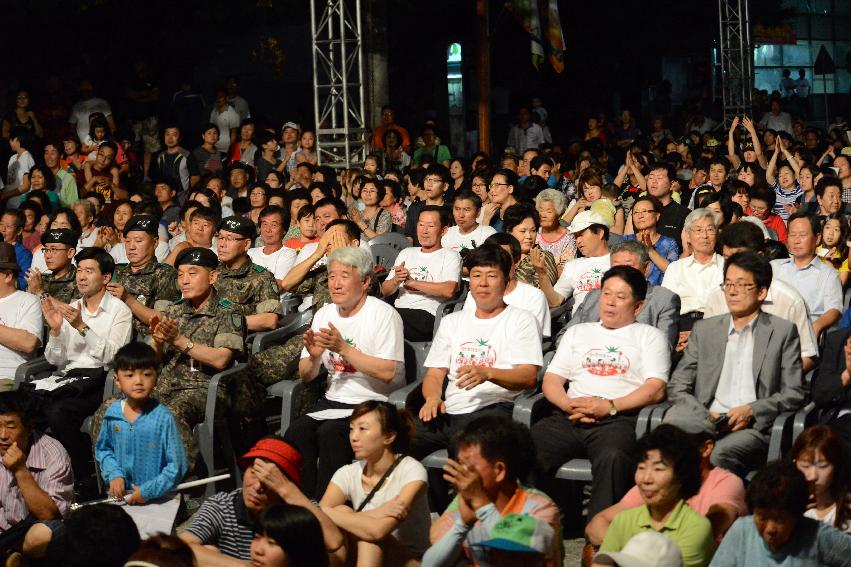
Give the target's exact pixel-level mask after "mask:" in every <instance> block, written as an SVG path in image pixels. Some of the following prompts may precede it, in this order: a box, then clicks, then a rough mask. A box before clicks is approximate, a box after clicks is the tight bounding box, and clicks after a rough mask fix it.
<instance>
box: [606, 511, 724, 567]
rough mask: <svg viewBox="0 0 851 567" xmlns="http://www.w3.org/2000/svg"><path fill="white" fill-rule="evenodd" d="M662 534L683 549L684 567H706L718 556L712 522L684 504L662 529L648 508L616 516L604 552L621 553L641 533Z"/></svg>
mask: <svg viewBox="0 0 851 567" xmlns="http://www.w3.org/2000/svg"><path fill="white" fill-rule="evenodd" d="M650 530H654V531H658V532H659V533H661V534H664V535H666V536H668V537H669V538H671V540H672V541H673V542H674V543H676V544H677V546H678V547H679V548H680V553H682V556H683V567H705V566H706V565H708V564H709V562H710V561H711V560H712V555H713V553H715V541H714V539H713V536H712V525H711V524H710V523H709V520H707V519H706V518H704V517H703V516H701V515H700V514H698V513H697V512H695V511H694V510H692V509H691V508H690V507H689V506H688V505H687V504H686V503H685V502H684V501H683V500H680V501H679V502H678V503H677V505H676V507H675V508H674V510H673V511H672V512H671V515H670V516H668V520H667V521H666V522H665V525H664V526H662V528H661V529H658V530H657V529H656V528H654V527H653V521H652V519H651V518H650V509H649V508H648V507H647V505H646V504H645V505H642V506H639V507H638V508H632V509H631V510H625V511H623V512H621V513H620V514H618V515H617V516H615V519H614V521H612V525H610V526H609V530H608V531H607V532H606V537H605V539H604V540H603V545H601V546H600V551H601V552H603V551H620V550H621V549H623V546H624V545H626V542H628V541H629V540H630V538H632V536H634V535H635V534H637V533H641V532H648V531H650Z"/></svg>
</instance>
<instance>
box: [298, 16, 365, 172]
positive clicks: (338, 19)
mask: <svg viewBox="0 0 851 567" xmlns="http://www.w3.org/2000/svg"><path fill="white" fill-rule="evenodd" d="M310 29H311V34H312V44H313V111H314V118H315V120H316V154H317V157H318V159H319V163H320V164H324V165H330V166H332V167H350V166H351V165H360V164H362V163H363V162H364V159H365V158H366V152H367V136H368V132H369V129H368V125H367V123H366V118H367V116H366V111H365V107H366V101H365V100H364V81H363V74H364V66H363V34H362V32H361V30H362V28H361V0H311V2H310Z"/></svg>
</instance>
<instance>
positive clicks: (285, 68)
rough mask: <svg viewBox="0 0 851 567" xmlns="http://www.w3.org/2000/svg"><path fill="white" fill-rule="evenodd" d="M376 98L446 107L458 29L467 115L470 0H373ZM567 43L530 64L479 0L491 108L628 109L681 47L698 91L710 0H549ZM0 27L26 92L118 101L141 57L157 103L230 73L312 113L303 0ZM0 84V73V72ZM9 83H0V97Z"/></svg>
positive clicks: (111, 10)
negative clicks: (90, 86)
mask: <svg viewBox="0 0 851 567" xmlns="http://www.w3.org/2000/svg"><path fill="white" fill-rule="evenodd" d="M776 4H778V3H777V2H773V1H768V0H752V2H751V6H752V8H751V13H752V18H753V19H755V20H759V21H761V22H763V23H774V22H776V21H778V20H780V19H782V16H783V14H782V13H781V12H779V11H778V9H777V8H776ZM386 5H387V10H388V14H387V42H388V45H389V46H390V49H389V83H390V101H391V102H392V103H393V104H394V105H395V106H396V107H397V108H398V113H399V116H400V119H401V122H402V123H403V124H404V125H407V126H408V127H409V129H412V130H413V131H414V132H418V130H419V125H420V124H421V123H422V121H423V119H424V118H425V116H426V115H428V114H434V115H436V116H437V117H438V123H439V124H441V125H442V124H445V119H446V95H445V93H446V88H445V84H446V64H445V57H446V48H447V46H448V44H449V43H451V42H460V43H461V44H462V46H463V48H464V55H465V79H464V81H465V82H464V89H465V97H466V103H467V104H466V106H467V109H468V123H469V124H470V125H471V126H472V125H473V124H474V120H475V118H474V116H475V101H476V96H477V95H476V72H475V63H476V58H475V49H476V25H477V21H476V18H475V1H474V0H386ZM559 6H560V11H561V19H562V27H563V30H564V35H565V40H566V43H567V54H566V69H565V72H564V73H563V74H561V75H558V74H556V73H554V72H553V70H552V69H551V68H550V67H549V65H548V64H546V63H545V64H544V65H543V66H542V68H541V69H540V70H539V71H536V70H535V69H534V68H533V67H532V64H531V59H530V50H529V38H528V36H526V34H525V32H524V31H523V29H522V28H521V27H520V25H519V24H518V22H517V21H516V20H515V18H514V16H513V15H512V14H511V13H510V12H509V11H507V10H506V9H505V6H504V5H503V4H502V3H501V2H499V1H496V0H492V1H491V5H490V8H491V15H490V27H491V31H492V36H491V54H492V55H491V61H492V79H491V83H492V87H493V88H494V97H495V98H494V103H495V110H497V111H498V110H499V109H500V107H502V108H510V109H511V110H510V114H511V115H513V114H514V111H515V109H516V106H517V105H518V104H520V103H524V102H527V101H528V100H529V98H530V97H532V96H540V97H541V98H542V99H543V100H544V105H545V106H546V107H547V109H548V110H549V113H550V124H551V125H552V126H553V130H554V131H556V132H558V131H570V132H581V130H582V126H583V124H584V120H585V117H586V116H587V114H588V113H590V112H598V111H601V110H603V111H607V112H611V109H612V106H613V104H612V101H613V98H612V95H613V94H614V93H618V94H619V97H620V98H619V100H620V105H621V106H622V107H627V108H632V109H638V108H639V107H640V105H641V103H642V101H643V100H644V101H646V100H647V98H648V92H652V91H649V90H648V89H649V88H652V87H655V86H657V85H658V84H659V82H660V81H661V80H662V79H663V77H662V76H661V69H662V66H661V62H662V58H663V57H688V58H689V66H690V71H689V73H688V74H689V77H688V84H689V94H690V95H691V96H692V97H693V98H695V100H696V99H699V98H700V97H701V96H705V95H708V94H709V93H710V89H709V78H710V75H711V66H710V65H709V59H710V55H711V49H712V46H713V45H714V42H716V41H717V35H718V19H717V12H716V10H717V3H716V2H715V1H714V0H690V1H686V2H683V1H679V2H675V1H671V0H644V1H641V2H632V1H617V2H604V1H596V2H575V1H566V0H560V2H559ZM3 13H4V20H5V21H4V26H3V28H4V32H3V34H2V39H0V41H2V42H3V43H5V44H6V45H5V46H4V47H5V50H4V52H5V53H6V57H5V61H4V63H5V73H4V76H3V78H2V79H0V80H5V81H6V86H7V87H8V86H14V85H16V84H20V85H23V86H26V87H27V88H29V89H31V91H32V93H33V95H34V97H35V98H36V99H37V98H38V94H39V91H40V89H42V88H43V84H44V81H45V79H46V78H47V77H48V76H58V77H60V78H61V79H62V81H63V84H64V85H65V88H66V91H67V93H68V94H69V96H71V98H72V99H74V98H76V92H75V91H76V84H77V80H78V79H79V78H80V77H82V76H91V77H92V78H94V80H95V82H96V86H97V89H98V91H99V93H100V94H101V96H103V97H104V98H107V99H108V100H109V101H110V102H111V103H112V104H113V107H114V109H115V108H116V107H117V109H118V110H119V111H120V99H121V98H122V93H123V85H124V78H125V77H126V76H127V75H128V74H129V73H130V71H131V70H132V63H133V62H134V61H135V60H137V59H145V60H147V61H148V62H149V64H150V67H151V69H152V70H153V71H154V74H155V77H157V80H158V82H159V85H160V87H161V92H162V93H163V99H164V104H166V105H167V103H168V100H170V98H171V95H172V94H173V93H174V92H175V91H176V90H177V86H178V84H179V81H180V80H181V79H184V78H186V77H193V78H194V79H195V82H196V84H197V86H198V87H199V88H200V90H201V92H202V93H203V94H204V95H205V98H206V99H207V101H208V102H210V101H211V100H212V91H213V89H214V88H215V87H216V86H218V85H220V84H221V83H222V82H223V81H224V79H225V77H227V76H228V75H231V74H236V75H238V76H239V77H240V78H241V81H242V92H243V94H244V96H245V97H246V98H247V99H248V100H249V102H250V103H252V111H253V114H254V115H255V116H256V117H258V118H260V119H261V121H263V120H268V121H269V122H270V123H271V124H277V125H279V124H280V123H281V122H283V121H284V120H291V119H295V120H298V121H301V122H303V123H304V124H306V125H309V124H311V123H312V119H313V95H312V86H311V76H312V75H311V73H312V63H311V59H310V28H309V22H310V19H309V18H310V10H309V2H308V0H259V1H257V0H229V1H225V0H211V1H208V2H184V1H175V0H145V1H143V2H138V1H135V2H131V1H129V0H80V1H77V2H73V3H69V2H63V1H60V0H36V1H33V0H6V1H5V2H4V8H3ZM267 36H272V37H274V38H275V39H276V40H277V41H278V42H279V44H280V46H281V49H282V51H283V53H284V55H285V60H284V63H283V65H282V67H281V73H280V76H276V75H275V74H274V73H273V72H272V66H271V65H270V64H269V62H268V61H266V60H260V61H255V60H254V59H253V58H252V52H253V51H255V50H256V49H257V48H258V46H259V44H260V42H261V39H262V38H265V37H267ZM0 86H2V85H0ZM13 98H14V95H11V97H10V96H9V95H7V96H6V100H5V101H3V100H0V103H3V102H8V101H9V100H11V99H13ZM508 121H509V116H508V115H497V116H494V137H495V138H496V139H497V140H501V139H503V138H504V130H505V128H507V125H508Z"/></svg>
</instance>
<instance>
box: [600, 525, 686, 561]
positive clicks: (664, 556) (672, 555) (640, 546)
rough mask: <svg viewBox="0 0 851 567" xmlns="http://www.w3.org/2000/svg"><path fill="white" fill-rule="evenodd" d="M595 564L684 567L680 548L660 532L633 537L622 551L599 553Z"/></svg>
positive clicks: (642, 533) (650, 532)
mask: <svg viewBox="0 0 851 567" xmlns="http://www.w3.org/2000/svg"><path fill="white" fill-rule="evenodd" d="M594 563H599V564H601V565H617V566H618V567H682V564H683V557H682V554H681V553H680V548H679V547H677V544H675V543H674V542H673V541H671V539H670V538H668V537H667V536H664V535H662V534H660V533H659V532H654V531H649V532H641V533H640V534H636V535H634V536H632V539H630V540H629V541H628V542H626V545H624V546H623V549H621V550H620V551H609V552H603V553H598V554H597V556H596V557H595V558H594Z"/></svg>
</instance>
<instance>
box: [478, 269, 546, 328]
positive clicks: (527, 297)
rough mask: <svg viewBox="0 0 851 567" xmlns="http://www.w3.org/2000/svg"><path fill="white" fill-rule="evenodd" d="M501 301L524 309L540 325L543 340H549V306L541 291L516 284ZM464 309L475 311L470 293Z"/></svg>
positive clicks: (527, 285) (533, 287) (526, 285)
mask: <svg viewBox="0 0 851 567" xmlns="http://www.w3.org/2000/svg"><path fill="white" fill-rule="evenodd" d="M502 300H503V301H504V302H505V304H506V305H513V306H515V307H519V308H521V309H525V310H526V311H528V312H529V313H531V314H532V315H534V316H535V319H537V321H538V324H539V325H540V328H541V331H542V334H543V335H544V338H549V336H550V335H551V334H552V333H551V331H552V320H551V319H550V306H549V304H548V303H547V296H546V295H544V292H543V291H541V290H540V289H538V288H537V287H535V286H533V285H529V284H525V283H523V282H517V285H516V286H515V288H514V289H512V290H511V293H508V294H506V295H503V296H502ZM464 309H465V310H466V309H472V310H473V311H475V310H476V300H475V299H473V294H472V293H468V294H467V299H465V300H464Z"/></svg>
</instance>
